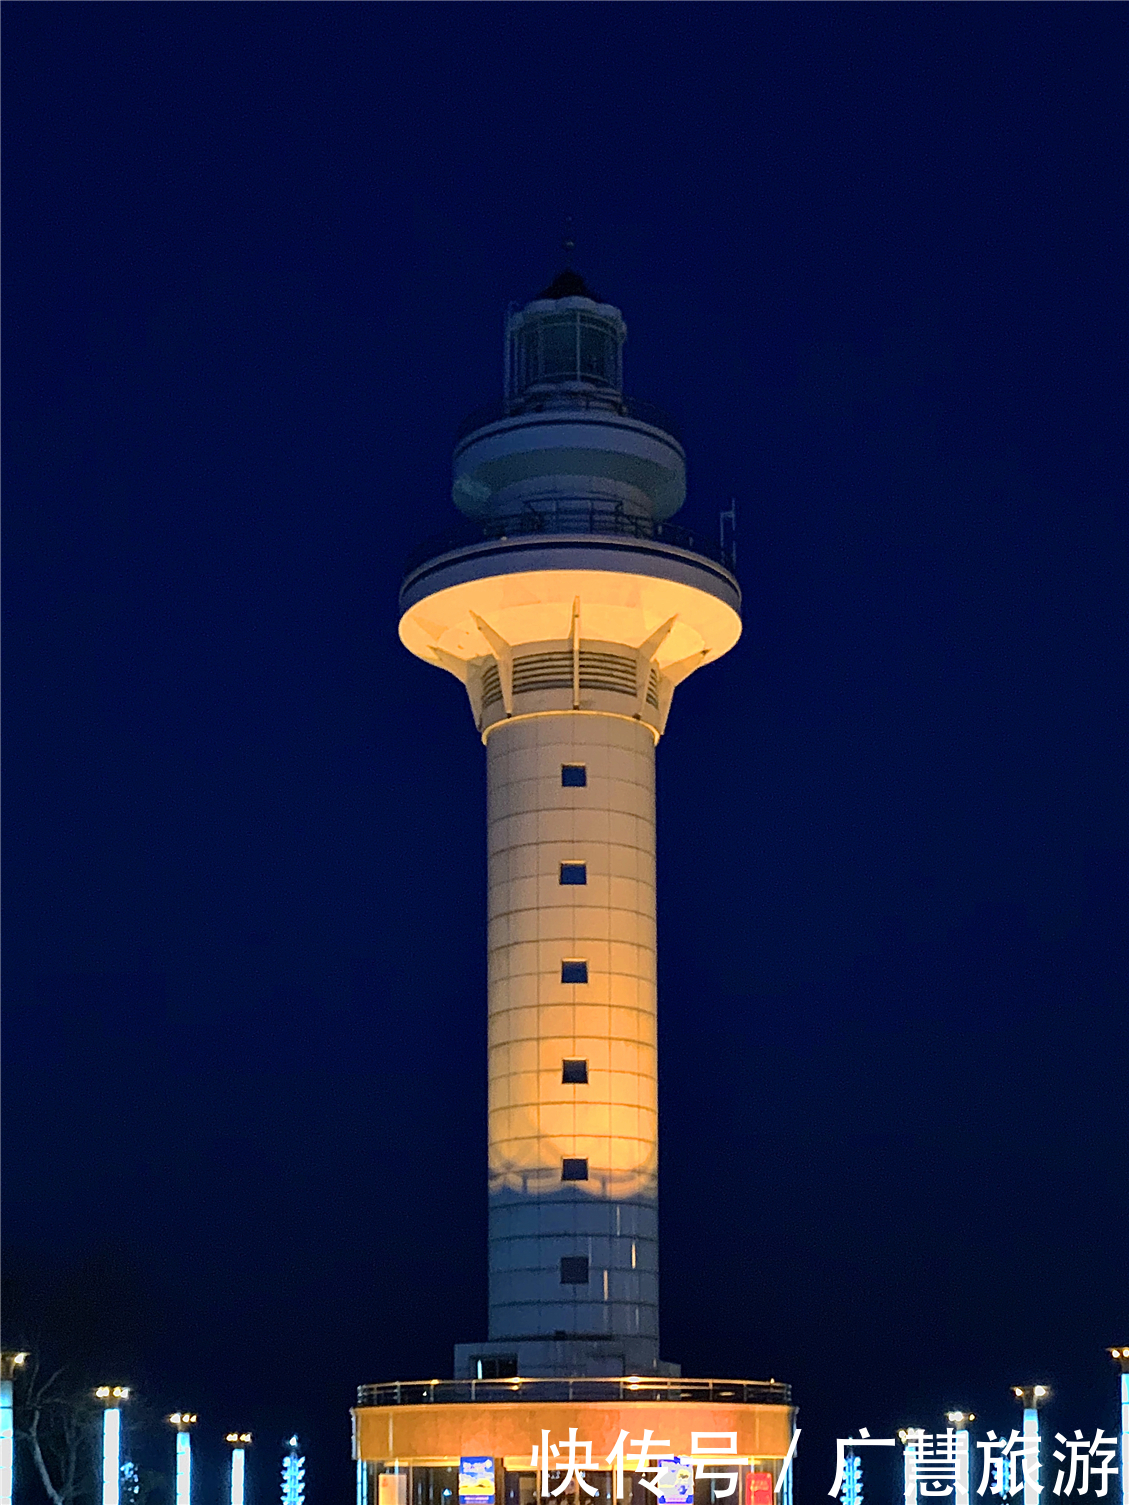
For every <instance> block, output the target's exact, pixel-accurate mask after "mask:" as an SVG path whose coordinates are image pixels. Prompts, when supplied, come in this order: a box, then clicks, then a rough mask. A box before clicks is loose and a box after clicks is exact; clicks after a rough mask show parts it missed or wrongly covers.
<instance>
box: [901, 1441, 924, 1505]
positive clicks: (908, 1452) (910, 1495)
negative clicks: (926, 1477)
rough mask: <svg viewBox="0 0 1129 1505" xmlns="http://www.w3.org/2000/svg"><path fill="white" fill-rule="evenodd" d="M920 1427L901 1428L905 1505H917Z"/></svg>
mask: <svg viewBox="0 0 1129 1505" xmlns="http://www.w3.org/2000/svg"><path fill="white" fill-rule="evenodd" d="M920 1432H921V1428H920V1427H899V1428H898V1441H899V1442H900V1443H901V1445H902V1492H903V1494H904V1496H905V1505H917V1439H918V1435H919V1433H920Z"/></svg>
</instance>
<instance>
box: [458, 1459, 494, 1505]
mask: <svg viewBox="0 0 1129 1505" xmlns="http://www.w3.org/2000/svg"><path fill="white" fill-rule="evenodd" d="M459 1505H494V1460H493V1458H460V1459H459Z"/></svg>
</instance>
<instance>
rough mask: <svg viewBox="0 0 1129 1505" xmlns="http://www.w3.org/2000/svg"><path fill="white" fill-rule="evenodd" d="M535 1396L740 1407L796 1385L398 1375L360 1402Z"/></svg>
mask: <svg viewBox="0 0 1129 1505" xmlns="http://www.w3.org/2000/svg"><path fill="white" fill-rule="evenodd" d="M536 1401H553V1402H557V1403H558V1404H559V1403H560V1402H562V1401H564V1402H567V1401H646V1402H648V1403H655V1402H657V1403H659V1404H663V1403H667V1402H671V1401H699V1402H702V1401H712V1402H716V1403H719V1404H723V1403H725V1402H728V1403H729V1404H730V1405H741V1406H790V1405H791V1404H792V1387H791V1386H790V1385H785V1384H782V1383H781V1382H780V1381H778V1380H690V1379H682V1378H677V1379H667V1378H659V1377H643V1378H638V1377H635V1378H632V1377H631V1376H623V1377H621V1376H619V1375H616V1376H613V1377H610V1378H607V1379H575V1380H572V1379H569V1380H555V1379H528V1380H526V1379H509V1380H394V1381H390V1382H388V1383H386V1384H381V1385H361V1386H360V1387H359V1388H358V1390H357V1405H358V1406H420V1405H437V1406H443V1405H446V1406H457V1405H484V1404H485V1405H489V1404H507V1403H508V1404H510V1405H517V1404H521V1405H528V1404H530V1403H532V1402H536Z"/></svg>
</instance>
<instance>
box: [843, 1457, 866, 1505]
mask: <svg viewBox="0 0 1129 1505" xmlns="http://www.w3.org/2000/svg"><path fill="white" fill-rule="evenodd" d="M839 1499H840V1500H841V1501H842V1505H862V1459H861V1458H860V1457H859V1455H858V1454H857V1453H851V1454H849V1455H848V1457H847V1459H846V1462H845V1464H844V1468H843V1487H842V1489H840V1491H839Z"/></svg>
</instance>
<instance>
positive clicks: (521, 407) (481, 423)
mask: <svg viewBox="0 0 1129 1505" xmlns="http://www.w3.org/2000/svg"><path fill="white" fill-rule="evenodd" d="M578 408H579V409H580V410H581V411H586V410H587V411H591V412H594V413H605V414H607V413H611V414H618V415H619V416H620V417H621V418H634V419H635V420H636V421H637V422H639V423H647V424H649V425H650V426H651V428H656V429H662V431H663V433H664V434H669V435H670V436H671V438H672V439H674V440H675V441H676V442H677V443H678V444H681V443H682V432H681V430H680V429H679V426H678V422H677V420H676V419H675V418H672V417H671V415H670V414H669V413H667V412H665V411H664V410H663V409H662V408H660V407H657V406H656V405H655V403H653V402H645V401H644V400H643V398H641V397H624V396H623V394H622V393H619V392H609V391H608V390H607V389H606V388H605V389H604V390H603V391H602V392H563V391H558V392H553V393H546V394H545V395H544V396H540V395H525V396H522V397H511V398H509V399H506V398H499V399H498V400H497V402H491V403H487V405H486V406H485V407H481V408H475V410H474V412H473V413H468V414H467V416H466V417H465V418H464V419H463V421H462V422H461V423H460V424H459V426H458V428H457V429H456V430H455V443H456V444H460V443H461V442H462V440H464V439H465V438H466V437H467V435H468V434H473V433H475V432H476V430H478V429H481V428H485V427H486V425H487V424H489V423H500V422H501V421H502V420H503V419H504V418H521V417H524V416H525V415H526V414H529V413H560V414H562V415H563V414H566V413H568V412H570V411H575V410H576V409H578Z"/></svg>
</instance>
